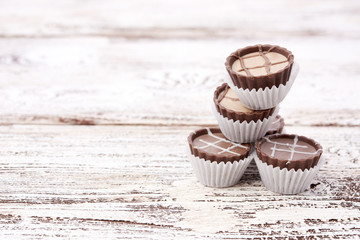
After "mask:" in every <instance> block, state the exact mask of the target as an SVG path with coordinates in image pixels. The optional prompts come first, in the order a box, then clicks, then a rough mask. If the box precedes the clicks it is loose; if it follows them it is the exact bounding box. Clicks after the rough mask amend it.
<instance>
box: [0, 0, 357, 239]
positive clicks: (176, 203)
mask: <svg viewBox="0 0 360 240" xmlns="http://www.w3.org/2000/svg"><path fill="white" fill-rule="evenodd" d="M257 43H271V44H279V45H282V46H285V47H287V48H288V49H290V50H291V51H292V52H293V53H294V55H295V58H296V61H298V63H299V64H300V74H299V76H298V78H297V80H296V81H295V83H294V85H293V88H292V90H291V91H290V93H289V95H288V96H287V98H285V100H284V101H283V102H282V104H281V110H280V114H281V115H282V116H283V117H284V118H285V122H286V131H287V132H289V133H297V134H301V135H306V136H308V137H312V138H314V139H316V140H317V141H319V142H320V143H321V144H322V145H323V147H324V149H325V153H324V154H325V156H326V162H325V165H324V166H323V168H322V169H321V170H320V172H319V174H318V175H317V177H316V179H314V181H313V183H312V185H311V188H310V189H309V190H308V191H306V192H304V193H302V194H299V195H294V196H283V195H277V194H274V193H272V192H270V191H267V190H266V188H265V187H264V186H263V185H262V183H261V180H260V177H259V174H258V172H257V169H256V166H255V165H254V164H252V165H251V166H250V168H249V169H248V170H247V171H246V173H245V176H244V177H243V179H242V180H241V181H240V183H239V184H238V185H236V186H234V187H231V188H225V189H213V188H207V187H203V186H202V185H201V184H200V183H198V182H197V181H196V178H195V176H194V174H193V173H192V169H191V166H190V163H189V162H188V160H187V158H186V155H185V147H186V137H187V135H188V134H189V132H191V131H192V130H194V129H196V128H199V127H201V126H213V125H215V124H216V121H215V118H214V117H213V116H212V113H211V107H210V106H211V105H210V103H211V97H212V94H213V91H214V89H215V87H216V86H218V85H219V84H220V83H221V82H222V81H223V78H224V74H225V68H224V61H225V58H226V57H227V56H228V55H229V53H231V52H232V51H234V50H235V49H237V48H239V47H243V46H246V45H250V44H251V45H252V44H257ZM359 45H360V2H359V1H358V0H347V1H338V0H329V1H310V0H305V1H285V0H284V1H280V0H275V1H266V0H261V1H239V0H226V1H221V2H220V1H205V0H200V1H196V2H195V1H190V0H183V1H165V0H163V1H155V0H146V1H145V0H135V1H115V0H108V1H100V0H98V1H94V0H88V1H80V0H78V1H75V0H72V1H70V0H63V1H48V0H32V1H25V0H23V1H19V0H2V1H1V2H0V116H1V117H0V124H1V125H0V238H1V239H104V238H105V239H116V238H119V239H204V238H209V239H224V238H226V239H237V238H260V237H265V236H270V237H273V238H281V237H287V238H340V239H346V238H347V239H356V238H359V236H360V162H359V160H360V104H359V103H360V97H359V91H360V62H359V55H360V47H359Z"/></svg>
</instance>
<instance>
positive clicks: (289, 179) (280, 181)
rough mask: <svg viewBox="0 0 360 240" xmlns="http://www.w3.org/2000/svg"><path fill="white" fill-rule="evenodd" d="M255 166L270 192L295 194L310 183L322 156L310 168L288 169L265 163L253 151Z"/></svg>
mask: <svg viewBox="0 0 360 240" xmlns="http://www.w3.org/2000/svg"><path fill="white" fill-rule="evenodd" d="M253 155H254V159H255V163H256V166H257V168H258V170H259V173H260V177H261V180H262V182H263V184H264V185H265V187H266V188H267V189H269V190H270V191H272V192H276V193H281V194H297V193H301V192H304V191H305V190H306V189H307V188H308V187H309V186H310V184H311V181H312V180H313V178H314V176H315V175H316V173H317V172H318V171H319V169H320V167H321V166H322V162H323V156H321V158H320V160H319V163H318V164H317V165H316V166H315V167H312V168H310V169H305V170H304V171H302V170H301V169H298V170H297V171H295V170H294V169H291V170H288V169H286V168H283V169H281V170H280V167H275V168H274V167H273V166H272V165H268V164H267V163H264V162H262V161H261V160H260V159H259V157H258V156H257V154H256V151H254V153H253Z"/></svg>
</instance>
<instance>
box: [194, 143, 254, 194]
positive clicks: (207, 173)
mask: <svg viewBox="0 0 360 240" xmlns="http://www.w3.org/2000/svg"><path fill="white" fill-rule="evenodd" d="M188 157H189V160H190V162H191V165H192V167H193V169H194V173H195V175H196V177H197V179H198V180H199V182H200V183H202V184H203V185H205V186H208V187H218V188H223V187H231V186H233V185H235V184H237V183H238V182H239V181H240V179H241V177H242V176H243V174H244V172H245V170H246V168H247V167H248V166H249V164H250V162H251V161H252V159H253V154H250V155H249V156H248V157H246V158H244V159H242V160H239V161H234V162H226V163H224V162H220V163H217V162H212V161H210V160H206V159H203V158H199V157H196V156H194V155H192V154H191V152H190V150H189V151H188Z"/></svg>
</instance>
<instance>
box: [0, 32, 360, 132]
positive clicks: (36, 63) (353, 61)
mask: <svg viewBox="0 0 360 240" xmlns="http://www.w3.org/2000/svg"><path fill="white" fill-rule="evenodd" d="M264 42H272V43H278V44H280V45H283V46H286V47H288V48H289V49H291V50H292V51H293V52H294V54H295V56H296V60H297V61H298V62H299V64H300V68H301V70H300V74H299V76H298V78H297V79H296V81H295V84H294V85H293V88H292V89H291V91H290V93H289V95H288V96H287V97H286V98H285V100H284V101H283V102H282V104H281V108H282V110H281V111H280V113H281V114H282V115H284V117H285V118H286V122H287V123H288V124H297V125H311V124H312V125H345V126H357V125H359V124H360V122H359V119H360V106H359V104H358V103H359V94H358V89H360V82H359V81H358V80H357V79H359V77H360V72H359V71H358V69H359V67H360V65H359V62H358V60H357V56H358V55H360V48H359V47H354V46H355V45H356V44H357V40H352V39H347V40H344V41H343V42H342V43H341V44H337V40H335V39H331V38H330V39H329V38H318V37H315V38H310V39H301V38H297V37H295V38H289V39H286V40H280V39H277V38H275V39H272V38H268V39H267V40H266V41H264ZM254 43H255V42H254V41H253V40H229V39H227V40H211V39H210V40H202V41H192V40H138V41H126V40H121V39H117V40H109V39H107V38H100V37H96V38H67V39H60V38H59V39H0V115H1V119H0V123H2V124H9V123H29V122H32V123H46V124H58V123H70V124H188V125H191V124H195V123H196V124H215V120H214V117H213V116H212V113H211V107H210V106H211V101H212V100H211V99H212V94H213V92H214V90H215V88H216V86H217V85H220V84H221V82H222V81H223V79H224V76H225V74H227V73H225V68H224V61H225V58H226V57H227V56H228V54H230V53H231V52H232V51H233V50H234V49H237V48H238V47H241V46H246V45H249V44H254ZM330 48H331V49H332V50H331V51H329V50H328V49H330ZM334 55H335V56H336V58H334V57H333V56H334Z"/></svg>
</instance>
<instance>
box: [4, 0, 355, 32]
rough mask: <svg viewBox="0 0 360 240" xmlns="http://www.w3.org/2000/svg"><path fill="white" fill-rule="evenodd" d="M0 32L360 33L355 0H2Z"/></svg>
mask: <svg viewBox="0 0 360 240" xmlns="http://www.w3.org/2000/svg"><path fill="white" fill-rule="evenodd" d="M1 5H2V7H1V9H0V20H1V22H6V24H2V25H0V32H1V34H2V36H3V37H24V36H25V37H54V36H65V37H68V36H74V35H75V36H106V37H123V38H129V39H139V38H175V39H179V38H191V39H204V38H205V39H207V38H229V37H230V38H231V37H236V38H247V39H249V38H251V39H254V38H257V37H269V36H272V35H278V36H283V37H285V38H288V37H294V36H296V37H301V36H327V37H336V38H337V37H340V38H343V37H350V38H359V32H358V31H359V17H358V14H359V10H360V4H359V2H358V1H353V0H347V1H336V0H328V1H321V2H314V1H311V0H305V1H292V2H291V3H290V2H288V1H285V0H275V1H271V2H269V1H266V0H260V1H259V0H257V1H237V0H228V1H226V2H218V1H215V0H211V1H203V0H202V1H196V2H194V1H190V0H184V1H179V2H173V1H171V2H169V1H166V0H150V1H143V0H135V1H131V2H126V1H105V2H104V1H97V0H89V1H86V2H84V1H81V0H76V1H74V0H63V1H60V2H54V1H46V0H34V1H31V2H29V1H23V0H22V1H21V0H20V1H19V0H3V1H2V4H1Z"/></svg>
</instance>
